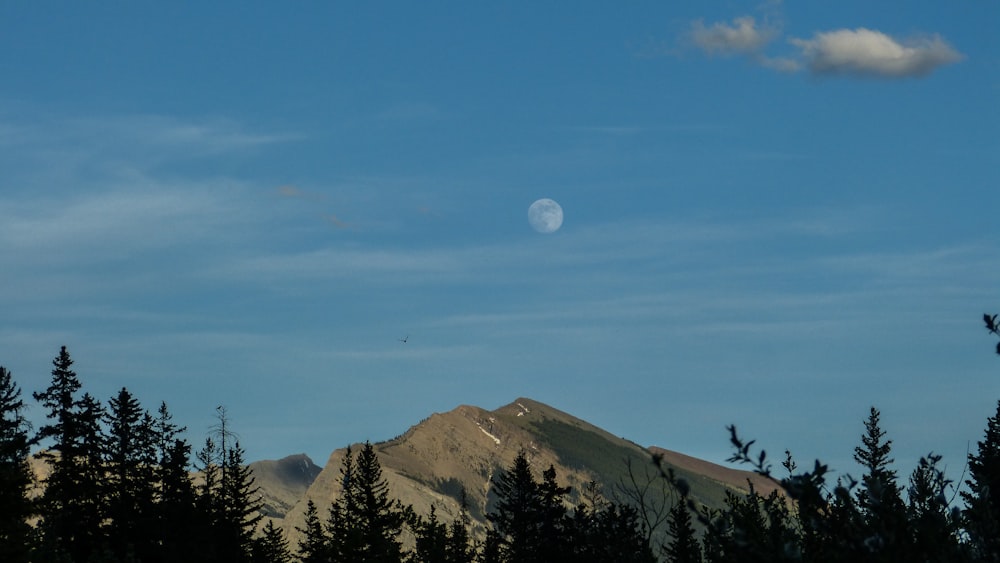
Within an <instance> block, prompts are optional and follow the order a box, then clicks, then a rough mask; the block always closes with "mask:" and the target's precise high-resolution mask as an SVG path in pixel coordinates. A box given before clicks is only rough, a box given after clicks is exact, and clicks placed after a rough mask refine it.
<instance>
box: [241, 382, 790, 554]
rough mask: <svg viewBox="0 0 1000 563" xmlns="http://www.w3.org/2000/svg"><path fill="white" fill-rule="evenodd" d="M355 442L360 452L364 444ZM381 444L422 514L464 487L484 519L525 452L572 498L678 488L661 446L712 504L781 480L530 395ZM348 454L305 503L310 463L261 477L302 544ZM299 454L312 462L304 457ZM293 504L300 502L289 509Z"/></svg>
mask: <svg viewBox="0 0 1000 563" xmlns="http://www.w3.org/2000/svg"><path fill="white" fill-rule="evenodd" d="M354 448H355V450H357V449H358V448H360V445H357V444H356V445H355V446H354ZM375 449H376V451H377V452H378V455H379V460H380V462H381V465H382V470H383V474H384V476H385V478H386V480H387V481H388V483H389V486H390V488H391V492H392V494H393V496H395V497H396V498H398V499H399V500H401V501H402V502H403V503H404V504H410V505H412V506H413V508H414V510H415V511H416V512H417V513H418V514H427V513H428V512H429V510H430V507H431V505H434V506H435V507H436V510H437V513H438V516H439V517H440V518H441V519H442V520H445V521H448V520H450V519H451V517H453V516H455V515H457V514H458V511H459V499H460V497H461V494H462V491H463V490H464V491H465V493H466V496H467V502H468V505H469V510H470V515H471V516H472V517H473V519H474V521H475V522H477V523H478V525H479V526H482V524H483V522H484V514H486V513H487V512H488V511H490V510H491V508H492V505H491V503H492V502H493V501H494V499H493V498H492V497H491V495H490V483H491V482H492V480H493V478H494V477H495V476H496V475H497V473H498V472H499V471H501V470H503V469H505V468H507V467H509V466H510V464H511V463H512V462H513V459H514V457H515V456H516V455H517V453H518V452H519V451H522V450H523V451H524V452H526V453H527V455H528V458H529V460H530V461H531V464H532V466H533V467H535V468H536V474H537V477H538V478H540V476H541V472H542V471H543V470H544V469H546V468H548V467H549V465H550V464H551V465H553V466H554V467H555V468H556V471H557V479H558V481H559V482H560V484H562V485H564V486H565V485H569V486H571V487H572V488H573V493H572V494H571V498H570V501H571V502H573V503H575V502H576V501H578V500H580V494H581V492H582V491H583V490H584V489H585V487H586V485H587V484H589V483H591V482H593V483H596V484H597V485H598V486H599V487H600V488H601V490H602V492H603V494H604V495H605V496H607V497H609V498H615V497H617V498H621V499H623V500H624V499H625V498H626V497H627V490H628V489H635V487H637V486H638V487H642V486H648V487H649V493H648V494H650V495H651V496H654V497H655V496H659V495H661V493H662V494H669V491H663V482H662V480H660V479H658V478H657V477H656V472H655V468H654V466H653V464H652V462H651V459H652V451H656V452H658V453H661V454H663V456H664V461H665V463H666V464H667V465H668V466H670V467H673V468H674V470H675V471H676V473H677V474H678V475H679V476H680V477H682V478H684V479H686V480H687V481H688V483H689V484H690V485H691V489H692V496H693V497H694V498H695V500H697V501H698V502H701V503H703V504H706V505H709V506H719V505H721V503H722V500H723V498H724V496H725V491H726V490H729V489H735V490H740V491H745V490H747V480H748V479H750V480H752V481H754V483H755V487H756V488H757V489H758V490H759V491H761V492H766V491H769V490H771V489H769V488H768V487H772V488H773V486H772V485H770V484H769V483H768V482H767V481H766V480H763V479H761V478H760V477H758V476H756V475H754V474H752V473H749V472H745V471H738V470H733V469H729V468H725V467H721V466H718V465H715V464H712V463H709V462H705V461H702V460H697V459H695V458H691V457H689V456H685V455H683V454H679V453H677V452H671V451H669V450H662V449H656V450H652V451H651V450H650V449H647V448H644V447H642V446H639V445H638V444H635V443H633V442H630V441H628V440H626V439H624V438H620V437H617V436H614V435H612V434H610V433H608V432H606V431H604V430H602V429H600V428H598V427H596V426H593V425H591V424H589V423H587V422H585V421H583V420H580V419H578V418H576V417H573V416H572V415H570V414H567V413H565V412H562V411H559V410H557V409H555V408H553V407H550V406H548V405H545V404H543V403H539V402H537V401H533V400H531V399H526V398H521V399H517V400H516V401H514V402H513V403H511V404H509V405H506V406H503V407H500V408H498V409H496V410H492V411H489V410H485V409H482V408H479V407H474V406H468V405H463V406H459V407H457V408H456V409H454V410H452V411H449V412H446V413H435V414H433V415H431V416H430V417H428V418H427V419H425V420H423V421H421V422H420V423H418V424H417V425H415V426H413V427H411V428H410V429H409V430H407V431H406V432H405V433H404V434H402V435H401V436H399V437H397V438H395V439H393V440H390V441H387V442H382V443H379V444H375ZM345 453H346V448H342V449H338V450H336V451H334V452H333V453H332V454H331V456H330V458H329V459H328V460H327V462H326V465H325V467H324V468H323V469H322V471H320V472H319V473H318V475H316V477H315V479H314V480H313V481H312V482H311V484H310V485H309V486H308V489H307V490H305V493H304V494H303V495H301V497H300V498H299V499H298V500H297V502H295V503H291V497H292V496H293V492H292V491H293V490H298V488H300V487H301V486H302V483H303V482H304V480H305V479H306V478H307V476H308V475H309V474H310V471H308V470H304V471H303V472H301V473H297V472H292V473H290V474H289V478H294V479H295V480H296V483H298V485H296V486H291V487H286V486H285V485H281V487H282V491H281V492H280V493H279V492H275V491H274V487H275V486H277V485H272V483H279V482H281V480H280V479H276V480H272V479H271V478H267V479H262V478H261V476H260V475H258V483H259V484H260V485H261V489H262V492H263V494H264V495H265V498H271V499H274V501H273V502H271V503H270V504H269V507H270V508H271V511H270V512H271V515H272V516H274V517H276V519H280V520H281V522H280V523H281V525H282V527H283V528H284V529H285V531H286V532H287V533H288V535H289V539H290V540H291V544H292V545H293V546H294V545H296V541H297V539H298V537H299V534H298V533H297V531H296V527H302V526H303V524H304V518H303V514H304V511H305V506H306V503H307V501H308V500H312V501H314V502H315V503H316V505H317V507H318V508H319V509H320V513H321V514H325V511H326V508H327V507H329V505H330V503H331V502H332V501H333V500H334V499H335V498H336V497H337V496H338V495H339V494H340V490H341V486H340V468H341V464H342V461H343V459H344V455H345ZM287 459H288V458H286V460H287ZM306 459H308V458H306ZM283 461H285V460H283ZM297 461H298V462H302V461H304V460H302V459H301V457H299V458H297ZM261 463H264V462H261ZM275 463H279V464H280V463H281V462H275ZM293 465H294V463H293ZM257 467H261V468H262V469H263V468H264V467H270V466H263V465H258V466H255V470H256V469H257ZM286 506H290V508H288V509H285V507H286Z"/></svg>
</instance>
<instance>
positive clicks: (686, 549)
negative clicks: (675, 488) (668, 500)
mask: <svg viewBox="0 0 1000 563" xmlns="http://www.w3.org/2000/svg"><path fill="white" fill-rule="evenodd" d="M683 500H684V499H682V502H678V503H676V504H674V506H673V508H671V509H670V513H669V515H668V517H667V525H668V527H669V532H670V542H669V543H668V544H667V545H666V548H665V549H664V552H665V553H666V555H667V561H668V562H669V563H701V546H700V545H699V544H698V537H697V535H696V534H695V529H694V524H693V522H692V520H691V511H690V510H689V509H688V507H687V503H686V502H683Z"/></svg>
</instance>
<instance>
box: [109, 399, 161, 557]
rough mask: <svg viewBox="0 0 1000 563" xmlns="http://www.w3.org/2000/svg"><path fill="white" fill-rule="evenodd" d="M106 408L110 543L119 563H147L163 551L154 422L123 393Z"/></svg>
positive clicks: (138, 405)
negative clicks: (157, 506)
mask: <svg viewBox="0 0 1000 563" xmlns="http://www.w3.org/2000/svg"><path fill="white" fill-rule="evenodd" d="M108 407H109V408H108V411H107V413H106V417H105V418H106V421H107V426H108V436H107V441H106V450H105V456H104V457H105V464H106V465H105V467H106V468H107V480H106V482H105V485H106V486H105V490H106V493H105V498H106V499H107V502H108V519H109V521H108V523H107V527H108V540H109V542H110V545H111V546H112V549H113V551H114V553H115V554H116V555H117V557H118V559H119V560H121V561H125V560H128V559H130V558H138V559H139V560H149V559H151V558H152V557H153V555H154V554H155V553H157V552H158V551H159V549H160V546H159V545H157V543H158V542H156V541H155V538H156V535H157V533H158V527H157V526H156V525H155V524H156V522H155V515H154V500H155V494H156V492H155V474H154V470H155V468H156V465H157V462H158V461H159V460H158V459H157V456H156V444H155V437H154V434H153V419H152V417H151V416H150V415H149V413H147V412H146V411H145V410H144V409H143V408H142V406H141V405H140V404H139V401H138V400H137V399H136V398H135V397H134V396H133V395H132V394H131V393H130V392H129V391H128V389H126V388H124V387H123V388H122V389H121V391H119V392H118V395H117V396H115V397H114V398H112V399H111V400H110V401H109V403H108Z"/></svg>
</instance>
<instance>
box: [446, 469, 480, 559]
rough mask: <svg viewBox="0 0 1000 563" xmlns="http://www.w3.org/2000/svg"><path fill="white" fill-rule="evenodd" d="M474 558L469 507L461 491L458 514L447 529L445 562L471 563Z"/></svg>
mask: <svg viewBox="0 0 1000 563" xmlns="http://www.w3.org/2000/svg"><path fill="white" fill-rule="evenodd" d="M475 556H476V549H475V546H473V544H472V538H471V535H470V533H469V505H468V499H467V497H466V494H465V489H464V488H463V489H462V494H461V498H460V500H459V512H458V516H456V517H455V519H454V520H452V522H451V526H449V527H448V537H447V539H446V543H445V561H446V562H447V563H472V561H473V560H474V559H475Z"/></svg>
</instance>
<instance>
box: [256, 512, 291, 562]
mask: <svg viewBox="0 0 1000 563" xmlns="http://www.w3.org/2000/svg"><path fill="white" fill-rule="evenodd" d="M252 559H253V563H290V562H291V561H292V555H291V553H289V551H288V540H287V539H286V538H285V533H284V532H282V531H281V529H280V528H276V527H275V526H274V521H273V520H268V522H267V524H265V525H264V529H263V530H261V535H260V537H257V538H254V540H253V558H252Z"/></svg>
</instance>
